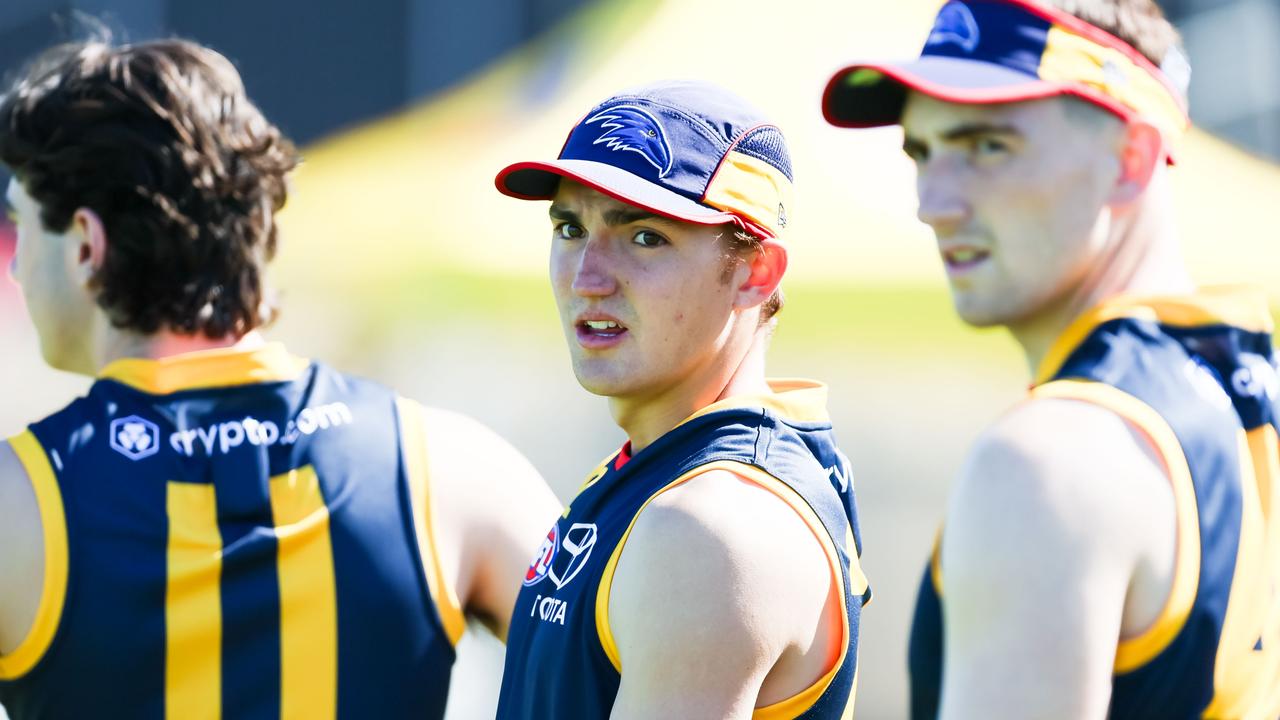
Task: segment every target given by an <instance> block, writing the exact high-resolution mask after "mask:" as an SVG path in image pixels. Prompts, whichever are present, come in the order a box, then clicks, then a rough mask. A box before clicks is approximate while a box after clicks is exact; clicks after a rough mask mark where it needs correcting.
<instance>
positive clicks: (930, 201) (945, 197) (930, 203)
mask: <svg viewBox="0 0 1280 720" xmlns="http://www.w3.org/2000/svg"><path fill="white" fill-rule="evenodd" d="M916 194H917V197H918V199H919V201H920V206H919V209H918V210H917V211H916V217H917V218H919V219H920V222H922V223H924V224H926V225H928V226H929V227H931V228H933V231H934V233H936V234H937V235H938V236H939V237H947V236H950V235H952V234H954V233H955V231H956V230H957V229H959V228H960V227H961V226H962V225H964V223H965V222H967V221H968V219H969V212H970V210H969V202H968V200H967V198H966V197H965V195H964V186H963V184H962V183H960V182H959V181H958V178H956V177H955V176H954V175H952V174H951V173H949V172H947V169H946V168H944V167H939V168H932V167H929V166H928V165H922V166H921V167H920V170H919V174H918V175H917V176H916Z"/></svg>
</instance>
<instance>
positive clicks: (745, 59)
mask: <svg viewBox="0 0 1280 720" xmlns="http://www.w3.org/2000/svg"><path fill="white" fill-rule="evenodd" d="M940 4H941V3H940V1H939V0H894V2H884V1H883V0H843V1H842V2H832V1H830V0H789V2H785V3H777V2H770V1H768V0H666V1H655V0H469V1H468V2H465V3H459V2H446V1H445V0H387V1H385V2H364V3H350V2H340V1H339V0H307V1H305V2H304V1H303V0H274V1H272V2H261V1H260V0H221V1H220V2H217V3H212V2H193V1H189V0H188V1H183V0H4V2H3V3H0V72H3V73H11V72H13V71H14V70H16V69H17V68H18V67H19V66H20V65H21V62H22V61H23V60H24V59H25V58H26V57H28V56H29V55H31V54H32V53H34V52H36V51H38V50H39V49H41V48H43V47H45V46H47V45H49V44H51V43H54V42H57V41H59V40H62V39H65V38H66V37H67V34H68V32H72V33H73V34H74V33H75V32H76V31H75V27H76V23H74V22H69V21H68V17H69V16H71V15H73V14H74V13H75V12H84V13H88V14H90V15H93V16H96V17H98V18H99V19H101V20H103V21H104V22H105V23H106V24H107V25H108V27H110V28H112V29H113V30H114V31H115V33H116V36H117V38H119V39H124V40H140V39H146V38H151V37H157V36H168V35H181V36H185V37H190V38H193V39H195V40H198V41H200V42H203V43H205V44H208V45H210V46H212V47H214V48H216V49H218V50H220V51H221V52H223V53H224V54H226V55H227V56H228V57H230V58H231V59H232V60H233V61H234V62H235V63H236V64H237V66H238V67H239V69H240V71H241V73H242V74H243V76H244V80H245V83H246V85H247V86H248V89H249V93H250V96H251V97H252V98H254V99H255V100H256V101H257V103H258V104H259V105H260V106H261V107H262V108H263V109H264V111H265V112H266V114H267V115H268V117H270V118H271V119H273V120H274V121H275V122H276V123H277V124H279V125H280V126H281V127H282V128H283V129H284V130H285V131H286V132H287V133H288V134H289V135H291V136H292V137H293V138H294V139H295V140H296V141H297V142H298V143H299V144H300V145H301V146H302V147H303V150H304V155H305V158H306V164H305V166H304V167H303V168H302V169H301V170H300V171H299V172H298V174H297V178H296V186H295V189H294V192H293V194H292V196H291V198H290V201H289V205H288V207H287V208H286V210H285V211H284V213H283V217H282V220H281V221H282V224H283V228H284V231H283V249H282V252H281V254H280V256H279V258H278V260H277V262H276V263H275V275H274V282H275V285H276V287H277V288H278V289H279V290H280V291H281V292H282V294H283V296H284V314H283V317H282V319H281V320H280V322H279V323H278V324H277V325H276V326H275V328H274V329H273V330H272V332H271V334H272V335H273V336H275V337H276V338H278V339H282V340H284V341H286V342H287V343H288V344H289V345H290V346H292V348H293V349H294V351H295V352H299V353H302V354H306V355H310V356H316V357H322V358H325V359H326V360H328V361H329V362H331V363H333V364H334V365H337V366H338V367H340V368H343V369H345V370H348V371H351V372H356V373H359V374H363V375H366V376H370V377H373V378H376V379H378V380H381V381H383V382H386V383H388V384H391V385H393V386H395V387H397V388H398V389H399V390H400V391H401V392H402V393H404V394H406V395H408V396H410V397H414V398H417V399H420V400H422V401H424V402H426V403H428V404H432V405H437V406H441V407H446V408H451V409H455V410H459V411H462V412H465V413H468V414H470V415H472V416H474V417H477V418H479V419H480V420H482V421H483V422H485V423H487V424H488V425H490V426H491V427H493V428H495V429H496V430H497V431H498V432H500V433H501V434H503V435H504V436H505V437H507V438H508V439H509V440H510V441H511V442H512V443H514V444H515V445H516V446H517V447H518V448H519V449H520V450H521V451H523V452H524V453H525V454H526V455H527V456H528V457H529V458H530V459H531V460H532V461H533V463H534V464H535V465H536V466H537V467H538V468H539V470H541V472H542V473H543V474H544V475H545V476H546V478H547V479H548V481H549V482H550V484H551V486H552V487H553V488H554V489H555V490H556V492H557V493H558V494H559V495H560V496H561V497H562V498H563V499H565V500H566V501H567V500H568V499H569V498H570V496H571V494H572V492H573V491H574V490H575V489H576V488H577V486H578V484H579V482H580V480H581V479H582V476H583V475H584V474H585V473H586V472H587V471H589V470H590V469H591V468H592V467H594V466H595V464H596V462H597V461H598V459H599V458H600V457H603V456H604V455H606V454H608V453H609V452H611V451H612V450H613V449H614V448H616V447H617V445H619V444H620V443H621V442H622V441H623V440H624V437H623V435H622V433H621V432H620V431H619V430H618V429H617V428H616V427H615V426H614V425H613V423H612V421H611V420H610V417H609V415H608V412H607V410H606V406H605V402H604V400H602V399H600V398H597V397H593V396H591V395H589V394H587V393H586V392H585V391H583V390H582V389H581V388H579V387H578V385H577V383H576V382H575V381H574V379H573V375H572V373H571V371H570V368H569V363H568V356H567V353H566V351H565V349H564V342H563V339H562V336H561V333H560V329H559V324H558V321H557V319H556V315H555V309H554V305H553V303H552V300H551V295H550V292H549V290H548V288H547V283H546V281H545V269H546V250H547V238H548V225H547V221H546V208H545V206H544V205H543V204H542V203H522V202H518V201H515V200H511V199H508V198H506V197H503V196H500V195H499V194H498V193H497V192H496V191H495V190H494V189H493V176H494V174H495V173H496V171H497V170H498V169H500V168H501V167H502V166H503V165H505V164H506V163H509V162H513V161H517V160H523V159H534V158H550V157H554V155H555V154H556V152H558V150H559V148H560V146H561V144H562V142H563V139H564V137H565V135H566V134H567V132H568V130H569V128H570V126H571V125H572V124H573V123H574V122H575V121H577V120H578V119H579V118H580V117H581V115H582V114H583V113H584V112H585V111H586V110H587V109H588V108H589V107H591V105H593V104H594V103H595V102H597V101H599V100H602V99H604V98H605V97H607V96H609V95H610V94H612V93H613V92H615V91H617V90H619V89H621V88H623V87H626V86H629V85H633V84H639V83H643V82H647V81H650V80H655V79H660V78H669V77H688V78H699V79H705V80H711V81H714V82H718V83H720V84H722V85H724V86H727V87H729V88H731V89H733V90H735V91H737V92H739V93H740V94H742V95H744V96H745V97H747V98H749V99H751V100H752V101H753V102H754V103H755V104H756V105H758V106H760V107H761V108H762V109H764V110H765V111H766V112H767V113H768V114H769V115H771V116H773V117H774V118H775V119H776V121H777V122H778V124H779V125H780V126H781V127H782V128H783V130H784V131H785V132H786V134H787V136H788V139H789V142H790V144H791V149H792V154H793V158H794V161H795V167H796V172H797V182H798V193H799V198H798V205H797V208H796V209H795V211H794V212H793V213H791V214H792V220H793V222H792V227H791V235H790V238H789V242H790V254H791V270H790V272H789V274H788V279H787V282H786V283H785V284H784V287H785V288H786V291H787V302H786V309H785V310H784V312H783V313H782V315H781V316H780V326H779V330H778V333H777V337H776V339H775V342H774V347H773V350H772V354H771V359H770V363H771V368H770V370H771V373H772V374H774V375H780V376H794V375H799V376H807V377H815V378H818V379H822V380H824V381H826V382H828V383H829V384H830V386H831V411H832V414H833V416H834V418H835V421H836V423H837V431H838V433H839V435H840V437H841V438H842V442H843V445H844V448H845V450H846V452H847V453H848V454H849V456H850V457H851V459H852V461H853V466H854V470H855V473H856V479H857V487H858V493H859V501H860V504H861V515H862V520H863V532H864V551H865V552H864V558H863V564H864V567H865V569H866V572H867V574H868V575H869V577H870V578H871V582H872V584H873V586H874V588H875V591H876V597H875V601H874V602H873V604H872V605H871V606H870V607H869V608H868V610H867V611H866V613H865V615H864V624H863V628H862V633H863V634H862V650H861V662H860V671H859V674H860V687H859V692H858V712H857V715H858V717H859V718H863V719H870V720H876V719H880V718H885V719H893V718H901V717H905V714H906V710H905V708H906V670H905V638H906V631H907V626H908V622H909V618H910V612H911V608H912V603H913V601H914V595H915V588H916V584H917V581H918V579H919V577H920V573H921V571H922V569H923V566H924V562H925V558H926V555H927V553H928V551H929V547H930V545H931V543H932V540H933V535H934V532H935V530H936V527H937V525H938V523H939V521H940V519H941V517H942V509H943V506H944V503H945V500H946V493H947V485H948V481H949V478H950V477H951V476H952V475H953V474H954V472H955V471H956V469H957V467H958V466H959V464H960V462H961V459H962V457H963V452H964V449H965V447H966V445H967V444H968V443H969V442H970V441H971V440H972V439H973V438H974V436H975V435H976V433H977V431H978V430H979V429H980V428H981V427H982V426H983V425H984V424H985V423H987V422H988V421H990V420H991V419H993V418H994V417H995V416H996V415H997V414H998V413H999V412H1001V409H1002V408H1004V407H1006V406H1007V405H1008V404H1009V403H1011V402H1013V401H1015V400H1016V399H1017V398H1018V397H1019V396H1020V395H1021V394H1022V393H1023V391H1024V388H1025V387H1026V384H1027V382H1028V380H1029V376H1028V372H1027V369H1026V368H1025V367H1024V366H1023V364H1022V361H1021V359H1020V356H1019V354H1018V352H1017V350H1016V348H1015V347H1014V345H1013V343H1012V342H1011V341H1010V340H1009V339H1008V338H1007V336H1005V335H1004V334H1003V333H1001V332H978V331H974V330H970V329H967V328H965V327H963V326H962V325H961V324H960V323H959V322H958V321H957V320H956V319H955V317H954V315H953V314H952V311H951V307H950V303H949V300H948V296H947V291H946V287H945V281H944V277H943V272H942V268H941V264H940V262H939V260H938V259H937V255H936V252H935V251H934V247H933V241H932V236H931V234H930V233H929V231H928V230H927V228H925V227H924V226H922V225H920V224H918V223H917V222H916V221H915V219H914V218H915V197H914V189H913V188H914V180H913V171H912V168H911V166H910V164H909V162H908V161H907V160H906V158H905V156H903V154H902V152H901V150H900V147H901V133H900V131H899V130H897V129H896V128H890V129H883V130H873V131H847V130H846V131H842V130H836V129H834V128H831V127H828V126H827V125H825V124H824V123H823V122H822V119H821V115H820V112H819V108H818V99H819V96H820V93H821V90H822V87H823V86H824V85H825V83H826V80H827V78H828V77H829V75H830V73H831V72H832V71H834V70H835V69H837V68H838V67H840V66H842V65H844V64H846V63H847V62H848V61H851V60H854V59H857V58H871V57H876V58H886V57H888V58H906V57H909V56H912V55H914V54H916V53H917V52H918V50H919V48H920V46H921V45H922V43H923V40H924V38H925V36H926V35H927V33H928V29H929V26H930V24H931V19H932V16H933V14H934V13H935V12H936V10H937V8H938V7H939V5H940ZM1161 4H1162V6H1163V7H1164V9H1165V11H1166V12H1167V13H1168V14H1169V15H1170V16H1171V17H1172V18H1173V19H1174V20H1175V22H1176V23H1177V25H1178V26H1179V28H1180V29H1181V30H1182V32H1183V34H1184V37H1185V38H1186V41H1187V47H1188V52H1189V55H1190V58H1191V62H1192V66H1193V69H1194V72H1193V76H1192V77H1193V79H1192V86H1191V104H1192V117H1193V118H1194V120H1195V121H1196V123H1197V125H1198V128H1199V129H1198V130H1196V131H1195V132H1194V133H1192V135H1191V136H1189V137H1188V138H1187V139H1186V141H1185V142H1184V144H1183V147H1182V148H1181V155H1180V162H1179V165H1178V166H1177V168H1176V170H1175V172H1174V175H1175V183H1176V192H1177V212H1178V215H1179V220H1180V222H1181V228H1182V232H1183V235H1184V246H1185V250H1186V254H1187V258H1188V261H1189V263H1190V264H1191V266H1192V268H1193V272H1194V274H1195V275H1196V277H1197V279H1198V280H1200V281H1202V282H1205V283H1215V282H1226V281H1246V282H1255V283H1260V284H1263V285H1264V286H1266V287H1267V288H1268V289H1271V290H1280V230H1277V228H1280V170H1277V168H1276V166H1275V165H1274V164H1272V163H1274V162H1275V161H1276V160H1277V159H1280V82H1277V81H1276V78H1277V77H1280V44H1277V43H1276V42H1274V38H1275V37H1276V36H1277V32H1280V0H1162V2H1161ZM0 180H3V178H0ZM3 223H4V221H3V220H0V260H2V261H3V263H4V264H5V266H7V264H8V258H9V256H10V254H11V252H12V232H11V228H8V227H7V226H5V225H4V224H3ZM0 362H2V363H3V366H2V368H3V372H0V434H3V435H6V436H7V435H10V434H13V433H15V432H17V431H19V430H20V429H21V428H22V427H23V426H24V424H25V423H26V422H28V421H31V420H34V419H36V418H38V417H41V416H43V415H45V414H47V413H50V412H53V411H55V410H57V409H59V408H60V407H62V406H63V405H64V404H65V403H66V402H67V401H68V400H69V399H70V398H71V397H73V396H74V395H76V394H78V393H80V392H82V391H83V390H84V388H85V387H86V386H87V384H88V381H87V380H86V379H84V378H78V377H73V376H69V375H64V374H60V373H56V372H54V371H51V370H49V369H47V368H46V367H44V366H43V365H42V364H41V362H40V361H39V351H38V348H37V345H36V341H35V337H34V332H33V330H32V328H31V327H30V324H29V321H28V320H27V317H26V315H25V312H24V311H23V308H22V305H21V301H20V297H19V294H18V291H17V289H16V288H15V287H14V286H13V285H12V282H11V281H10V280H9V279H8V277H7V276H6V277H4V278H3V279H2V280H0ZM495 501H499V502H500V501H501V500H500V496H498V499H496V500H495ZM530 550H531V552H532V550H533V548H531V549H530ZM473 630H474V631H473V632H470V633H468V635H467V638H466V639H465V640H464V641H463V642H462V644H461V646H460V648H459V663H458V667H457V671H456V674H455V676H454V677H455V679H454V683H453V697H452V699H451V702H450V709H449V717H450V718H452V719H453V720H463V719H468V720H469V719H470V718H483V717H492V713H493V707H494V699H495V697H496V693H497V688H498V682H499V675H500V672H501V653H502V649H501V646H500V645H499V644H498V643H497V642H496V641H494V640H493V639H492V638H490V637H488V636H487V635H485V633H484V631H483V630H481V629H479V628H473ZM0 717H3V711H2V710H0Z"/></svg>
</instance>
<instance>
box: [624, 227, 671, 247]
mask: <svg viewBox="0 0 1280 720" xmlns="http://www.w3.org/2000/svg"><path fill="white" fill-rule="evenodd" d="M631 242H633V243H635V244H637V245H639V246H641V247H647V248H652V247H660V246H662V245H666V244H667V239H666V238H664V237H662V236H661V235H659V234H658V233H656V232H654V231H652V230H640V231H638V232H637V233H636V234H635V235H632V236H631Z"/></svg>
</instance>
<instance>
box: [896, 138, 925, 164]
mask: <svg viewBox="0 0 1280 720" xmlns="http://www.w3.org/2000/svg"><path fill="white" fill-rule="evenodd" d="M902 152H904V153H906V154H907V157H909V158H911V159H912V160H913V161H915V163H916V164H917V165H918V164H920V163H922V162H924V161H925V160H928V159H929V149H928V148H926V147H925V146H924V143H922V142H916V141H914V140H907V141H906V142H904V143H902Z"/></svg>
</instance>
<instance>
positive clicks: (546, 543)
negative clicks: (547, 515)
mask: <svg viewBox="0 0 1280 720" xmlns="http://www.w3.org/2000/svg"><path fill="white" fill-rule="evenodd" d="M559 549H560V525H559V523H557V524H555V525H552V526H551V532H549V533H547V539H546V540H543V541H542V547H540V548H538V554H537V555H535V556H534V558H533V562H531V563H529V569H528V571H526V572H525V574H524V584H525V585H526V586H529V585H537V584H538V583H539V582H541V581H542V578H544V577H546V576H547V573H548V572H550V571H551V563H552V562H553V561H554V560H555V559H556V552H557V551H558V550H559Z"/></svg>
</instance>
